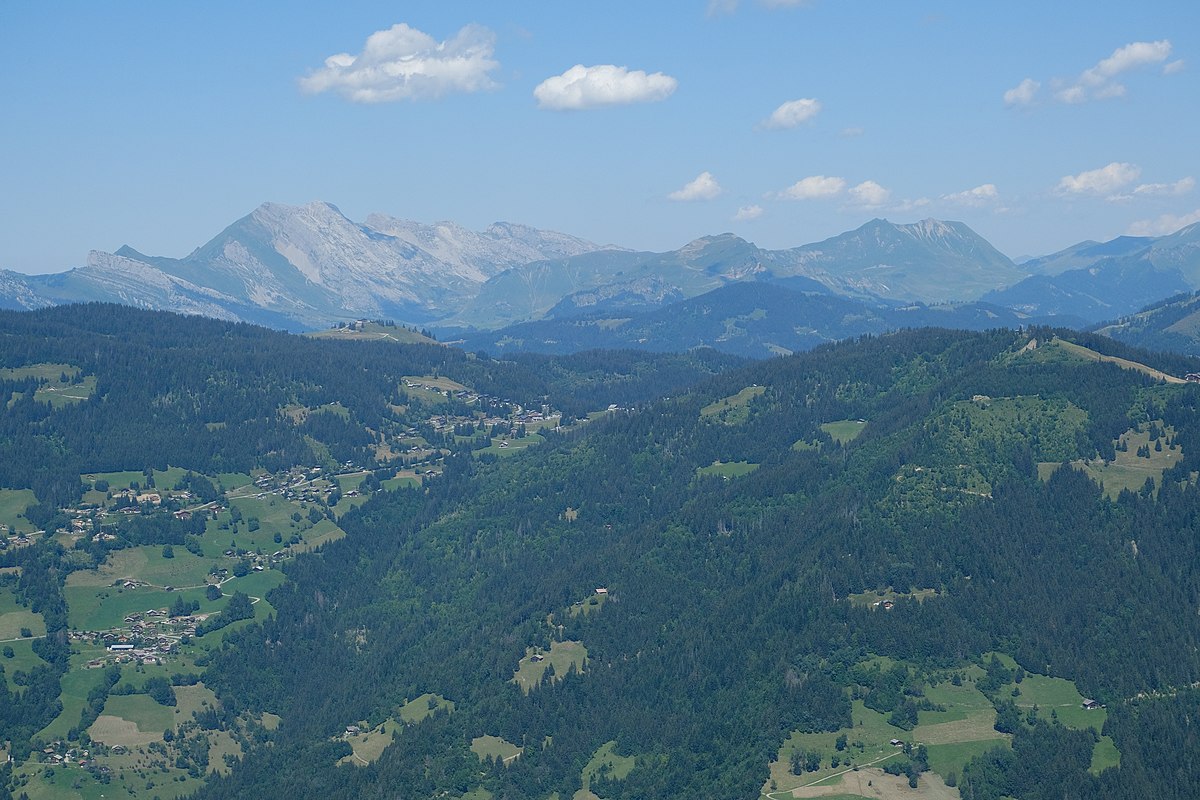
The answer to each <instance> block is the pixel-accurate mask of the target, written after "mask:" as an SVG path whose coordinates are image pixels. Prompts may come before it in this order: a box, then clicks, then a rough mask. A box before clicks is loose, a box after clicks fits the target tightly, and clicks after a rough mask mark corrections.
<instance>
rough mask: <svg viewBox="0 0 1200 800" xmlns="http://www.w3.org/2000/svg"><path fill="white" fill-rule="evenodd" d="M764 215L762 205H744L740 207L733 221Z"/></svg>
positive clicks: (747, 219) (745, 220)
mask: <svg viewBox="0 0 1200 800" xmlns="http://www.w3.org/2000/svg"><path fill="white" fill-rule="evenodd" d="M762 215H763V207H762V206H758V205H754V206H742V207H741V208H739V209H738V210H737V213H736V214H734V215H733V221H734V222H747V221H749V220H752V219H758V218H759V217H761V216H762Z"/></svg>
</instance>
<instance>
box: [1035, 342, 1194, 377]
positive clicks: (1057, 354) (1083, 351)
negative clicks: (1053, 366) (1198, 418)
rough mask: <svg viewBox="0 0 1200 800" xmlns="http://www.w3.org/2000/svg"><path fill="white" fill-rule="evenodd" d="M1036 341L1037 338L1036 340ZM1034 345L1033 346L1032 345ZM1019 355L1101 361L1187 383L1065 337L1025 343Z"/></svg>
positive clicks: (1045, 358) (1049, 360)
mask: <svg viewBox="0 0 1200 800" xmlns="http://www.w3.org/2000/svg"><path fill="white" fill-rule="evenodd" d="M1034 341H1036V340H1034ZM1030 345H1033V346H1030ZM1017 356H1018V357H1025V358H1031V359H1033V360H1035V361H1040V362H1054V361H1067V360H1074V361H1099V362H1102V363H1106V364H1116V365H1117V366H1118V367H1120V368H1121V369H1131V370H1134V371H1135V372H1140V373H1142V374H1143V375H1148V376H1150V377H1151V378H1154V379H1155V380H1158V381H1164V382H1166V383H1186V381H1184V380H1183V379H1182V378H1177V377H1175V376H1174V375H1168V374H1167V373H1165V372H1163V371H1162V370H1160V369H1155V368H1154V367H1151V366H1147V365H1146V364H1142V363H1140V362H1137V361H1130V360H1129V359H1127V358H1119V357H1117V356H1106V355H1104V354H1103V353H1098V352H1096V351H1095V350H1092V349H1091V348H1090V347H1084V346H1083V345H1081V344H1075V343H1074V342H1068V341H1066V340H1065V339H1059V338H1058V337H1057V336H1056V337H1054V338H1053V339H1051V340H1050V341H1048V342H1046V343H1044V344H1040V345H1039V344H1034V343H1033V342H1030V344H1027V345H1025V347H1023V348H1022V349H1021V351H1020V352H1019V353H1017Z"/></svg>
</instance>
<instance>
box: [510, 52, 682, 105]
mask: <svg viewBox="0 0 1200 800" xmlns="http://www.w3.org/2000/svg"><path fill="white" fill-rule="evenodd" d="M678 85H679V81H677V80H675V79H674V78H672V77H671V76H670V75H664V74H663V73H661V72H655V73H653V74H647V73H645V72H643V71H642V70H634V71H632V72H631V71H630V70H629V69H628V68H626V67H617V66H614V65H612V64H597V65H596V66H593V67H585V66H583V65H582V64H576V65H575V66H573V67H571V68H570V69H569V70H567V71H566V72H564V73H563V74H562V75H554V76H552V77H549V78H546V80H544V81H542V82H541V83H539V84H538V86H537V88H536V89H534V90H533V96H534V97H536V98H537V101H538V107H539V108H548V109H551V110H554V111H566V110H581V109H587V108H598V107H601V106H618V105H627V104H629V103H653V102H657V101H659V100H665V99H667V98H668V97H670V96H671V93H672V92H674V91H675V88H676V87H677V86H678Z"/></svg>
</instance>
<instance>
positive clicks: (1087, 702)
mask: <svg viewBox="0 0 1200 800" xmlns="http://www.w3.org/2000/svg"><path fill="white" fill-rule="evenodd" d="M1080 705H1081V706H1082V707H1083V708H1085V709H1086V710H1088V711H1095V710H1096V709H1097V708H1104V705H1103V704H1101V703H1099V702H1097V701H1095V700H1092V699H1091V698H1088V697H1085V698H1084V699H1083V702H1082V703H1080Z"/></svg>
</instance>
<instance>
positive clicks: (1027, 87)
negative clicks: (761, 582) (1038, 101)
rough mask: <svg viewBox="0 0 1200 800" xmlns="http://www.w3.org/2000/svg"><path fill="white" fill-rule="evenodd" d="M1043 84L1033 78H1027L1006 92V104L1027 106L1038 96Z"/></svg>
mask: <svg viewBox="0 0 1200 800" xmlns="http://www.w3.org/2000/svg"><path fill="white" fill-rule="evenodd" d="M1040 88H1042V85H1041V84H1040V83H1038V82H1037V81H1035V80H1034V79H1033V78H1026V79H1025V80H1023V81H1021V82H1020V83H1018V84H1017V85H1016V86H1014V87H1013V88H1011V89H1009V90H1008V91H1007V92H1005V93H1004V104H1005V105H1009V106H1027V105H1029V104H1030V103H1032V102H1033V98H1034V97H1036V96H1037V91H1038V89H1040Z"/></svg>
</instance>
